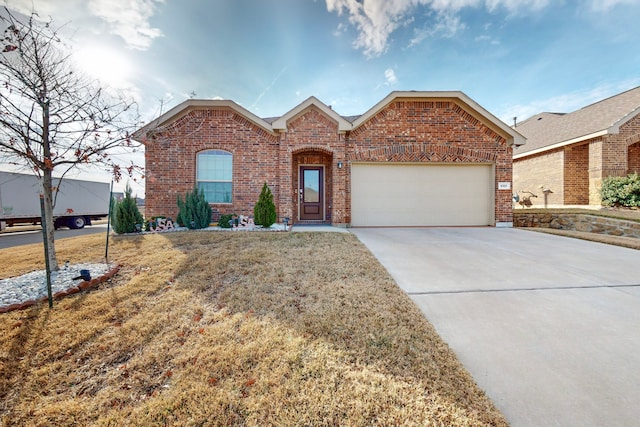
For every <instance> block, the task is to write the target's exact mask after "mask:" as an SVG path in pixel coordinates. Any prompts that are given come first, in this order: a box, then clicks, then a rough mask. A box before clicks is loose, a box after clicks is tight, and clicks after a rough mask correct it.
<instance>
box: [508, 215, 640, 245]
mask: <svg viewBox="0 0 640 427" xmlns="http://www.w3.org/2000/svg"><path fill="white" fill-rule="evenodd" d="M513 225H514V227H542V228H553V229H556V230H575V231H583V232H588V233H598V234H608V235H610V236H624V237H635V238H638V239H640V222H635V221H626V220H621V219H615V218H605V217H601V216H596V215H588V214H575V213H551V212H526V211H514V212H513Z"/></svg>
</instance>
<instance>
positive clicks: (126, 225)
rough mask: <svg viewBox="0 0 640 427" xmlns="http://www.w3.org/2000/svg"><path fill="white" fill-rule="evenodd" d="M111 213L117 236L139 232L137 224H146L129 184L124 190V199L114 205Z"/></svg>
mask: <svg viewBox="0 0 640 427" xmlns="http://www.w3.org/2000/svg"><path fill="white" fill-rule="evenodd" d="M112 206H113V211H112V212H111V225H112V226H113V231H115V232H116V233H117V234H122V233H134V232H136V231H138V230H137V229H136V224H140V225H141V226H142V224H143V223H144V219H143V218H142V214H141V213H140V210H138V206H137V205H136V198H135V197H131V187H130V186H129V184H127V187H126V188H125V190H124V198H123V199H122V200H118V201H115V202H114V203H113V205H112Z"/></svg>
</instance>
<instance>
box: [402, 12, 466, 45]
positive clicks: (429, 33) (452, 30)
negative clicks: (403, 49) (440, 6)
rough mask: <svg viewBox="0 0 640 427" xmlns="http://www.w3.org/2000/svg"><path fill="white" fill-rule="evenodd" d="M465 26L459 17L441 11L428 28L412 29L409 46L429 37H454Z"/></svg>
mask: <svg viewBox="0 0 640 427" xmlns="http://www.w3.org/2000/svg"><path fill="white" fill-rule="evenodd" d="M465 28H466V26H465V24H464V23H463V22H462V21H461V20H460V17H459V16H457V15H454V14H450V13H441V14H439V15H438V16H437V17H436V22H435V23H434V24H433V25H432V26H431V27H428V28H421V29H415V30H414V36H413V38H411V40H409V47H412V46H416V45H419V44H420V43H422V42H423V41H424V40H426V39H427V38H430V37H436V36H440V37H443V38H451V37H454V36H455V35H456V34H457V33H459V32H460V31H463V30H464V29H465Z"/></svg>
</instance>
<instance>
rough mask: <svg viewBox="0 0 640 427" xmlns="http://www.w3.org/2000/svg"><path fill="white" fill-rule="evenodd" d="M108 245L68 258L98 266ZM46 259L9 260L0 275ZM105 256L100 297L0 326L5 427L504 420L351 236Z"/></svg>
mask: <svg viewBox="0 0 640 427" xmlns="http://www.w3.org/2000/svg"><path fill="white" fill-rule="evenodd" d="M103 240H104V238H103V237H102V238H101V237H99V236H97V235H93V236H87V237H78V238H73V239H65V240H61V241H59V242H58V244H57V247H58V255H59V259H60V260H66V259H69V260H71V262H72V263H74V262H80V261H92V262H96V261H100V259H101V257H102V256H103V253H104V242H103ZM40 253H41V248H40V246H38V245H31V246H24V247H21V248H12V249H4V250H0V259H1V260H2V264H1V266H0V278H6V277H9V276H12V275H17V274H21V273H24V272H26V271H30V270H33V269H38V268H41V266H42V256H41V255H40ZM34 254H35V255H34ZM110 255H111V257H110V258H111V260H112V261H116V262H118V263H120V264H122V265H123V268H122V269H121V270H120V272H119V273H118V275H117V276H116V277H115V278H114V279H113V280H112V281H111V282H109V283H105V284H103V285H101V286H100V287H99V288H98V289H97V290H94V291H91V292H89V293H84V294H78V295H74V296H70V297H67V298H65V299H63V300H60V301H57V302H55V306H54V308H53V309H49V308H48V307H47V305H46V304H43V305H39V306H36V307H33V308H30V309H28V310H25V311H17V312H11V313H7V314H4V315H0V334H1V335H0V336H1V337H2V338H1V342H0V424H2V425H7V426H13V425H16V426H17V425H19V426H51V425H56V426H64V425H82V426H84V425H97V426H134V425H135V426H138V425H145V426H165V425H170V426H204V425H220V426H227V425H248V426H258V425H260V426H289V425H296V426H322V425H340V426H370V425H394V426H395V425H415V426H426V425H442V426H452V425H453V426H457V425H460V426H480V425H506V424H507V423H506V421H505V419H504V418H503V416H502V415H501V414H500V413H499V412H498V411H497V410H496V409H495V407H494V406H493V404H492V403H491V402H490V401H489V399H488V398H487V397H486V396H485V395H484V394H483V392H482V391H481V390H479V388H478V387H477V386H476V384H475V383H474V381H473V379H472V378H471V376H470V375H469V374H468V372H467V371H466V370H465V369H464V368H463V367H462V366H461V364H460V363H459V362H458V361H457V359H456V358H455V356H454V354H453V353H452V351H451V350H450V349H449V347H448V346H447V345H446V344H445V343H444V342H443V341H442V340H441V339H440V338H439V337H438V335H437V334H436V332H435V331H434V329H433V327H432V326H431V325H430V324H429V323H428V322H427V321H426V320H425V319H424V318H423V316H422V314H421V313H420V311H419V309H418V308H417V307H416V306H415V305H414V304H413V303H412V302H411V300H410V299H409V298H408V297H407V296H406V295H405V294H404V293H403V292H402V291H400V290H399V288H398V287H397V286H396V285H395V284H394V282H393V280H392V279H391V278H390V276H389V275H388V273H387V272H386V271H385V270H384V269H383V268H382V267H381V266H380V264H379V263H378V262H377V261H376V260H375V258H374V257H373V256H372V255H371V254H370V253H369V252H368V251H367V250H366V248H365V247H364V246H363V245H362V244H361V243H360V242H359V241H358V240H357V239H356V238H355V237H354V236H353V235H351V234H342V233H215V232H184V233H172V234H165V235H145V236H135V237H117V238H113V239H112V245H111V248H110ZM34 258H35V260H34ZM36 264H37V265H36Z"/></svg>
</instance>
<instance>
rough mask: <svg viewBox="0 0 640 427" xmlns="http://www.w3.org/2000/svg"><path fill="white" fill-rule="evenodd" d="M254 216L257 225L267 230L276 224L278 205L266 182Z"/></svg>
mask: <svg viewBox="0 0 640 427" xmlns="http://www.w3.org/2000/svg"><path fill="white" fill-rule="evenodd" d="M253 216H254V221H255V223H256V225H261V226H263V227H265V228H269V227H271V226H272V225H273V224H274V223H275V222H276V205H275V204H274V203H273V194H272V193H271V189H270V188H269V186H268V185H267V183H266V182H265V183H264V185H263V186H262V191H261V192H260V196H259V197H258V203H256V205H255V206H254V207H253Z"/></svg>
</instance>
